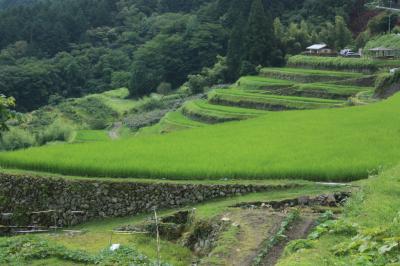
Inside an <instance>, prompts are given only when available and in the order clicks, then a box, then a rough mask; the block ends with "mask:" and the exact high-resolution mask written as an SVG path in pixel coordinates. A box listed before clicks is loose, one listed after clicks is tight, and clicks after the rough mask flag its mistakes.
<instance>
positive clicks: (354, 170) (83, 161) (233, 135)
mask: <svg viewBox="0 0 400 266" xmlns="http://www.w3.org/2000/svg"><path fill="white" fill-rule="evenodd" d="M399 105H400V94H398V95H396V96H393V97H392V98H390V99H388V100H385V101H382V102H378V103H375V104H370V105H366V106H357V107H351V108H336V109H320V110H307V111H291V112H271V113H269V114H268V115H265V116H260V117H258V118H255V119H249V120H246V121H239V122H231V123H225V124H219V125H213V126H206V127H202V128H198V129H192V130H185V131H181V132H175V133H172V134H166V135H154V136H146V137H131V138H126V139H121V140H117V141H113V142H96V143H83V144H74V145H69V144H65V145H54V146H44V147H39V148H32V149H28V150H21V151H16V152H5V153H0V166H1V167H6V168H18V169H26V170H37V171H45V172H55V173H62V174H67V175H80V176H105V177H136V178H167V179H221V178H229V179H232V178H237V179H282V178H283V179H310V180H320V181H321V180H335V181H345V180H347V181H348V180H354V179H359V178H365V177H367V176H368V174H370V173H371V172H374V171H377V170H378V169H381V168H382V167H383V168H385V167H390V166H393V165H394V164H395V163H397V162H398V160H399V158H400V138H394V137H393V136H397V135H398V134H399V132H400V109H399ZM367 133H368V134H367Z"/></svg>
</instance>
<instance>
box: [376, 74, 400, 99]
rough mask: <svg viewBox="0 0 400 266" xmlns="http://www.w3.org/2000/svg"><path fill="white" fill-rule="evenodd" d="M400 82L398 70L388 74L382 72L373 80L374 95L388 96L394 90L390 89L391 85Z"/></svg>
mask: <svg viewBox="0 0 400 266" xmlns="http://www.w3.org/2000/svg"><path fill="white" fill-rule="evenodd" d="M399 83H400V71H398V72H396V73H394V74H389V73H382V74H380V75H379V76H378V77H377V78H376V80H375V95H376V96H378V97H382V98H385V97H388V96H391V95H392V94H394V93H395V92H396V90H391V87H392V86H393V85H396V84H399Z"/></svg>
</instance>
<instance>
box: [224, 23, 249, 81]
mask: <svg viewBox="0 0 400 266" xmlns="http://www.w3.org/2000/svg"><path fill="white" fill-rule="evenodd" d="M244 24H245V20H244V19H243V16H242V15H240V16H239V17H238V19H237V22H236V23H235V25H234V27H233V29H232V32H231V35H230V38H229V44H228V52H227V65H228V81H230V82H234V81H235V80H236V79H237V78H238V77H239V74H240V68H241V64H242V61H243V53H244V40H245V30H244V27H243V25H244Z"/></svg>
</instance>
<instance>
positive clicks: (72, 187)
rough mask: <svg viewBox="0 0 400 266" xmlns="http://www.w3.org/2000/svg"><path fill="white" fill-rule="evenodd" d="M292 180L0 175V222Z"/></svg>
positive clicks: (172, 204) (71, 219)
mask: <svg viewBox="0 0 400 266" xmlns="http://www.w3.org/2000/svg"><path fill="white" fill-rule="evenodd" d="M294 186H296V185H277V186H267V185H243V184H225V185H212V184H209V185H206V184H204V185H202V184H172V183H146V182H143V183H138V182H127V181H109V180H104V181H103V180H99V179H95V180H94V179H92V180H90V179H79V180H78V179H64V178H58V177H54V178H50V177H46V178H44V177H35V176H29V175H12V174H0V214H1V215H0V224H3V225H16V224H17V225H31V224H36V225H45V226H50V225H57V226H69V225H76V224H79V223H82V222H85V221H88V220H90V219H94V218H103V217H123V216H128V215H135V214H138V213H142V212H147V211H151V210H152V209H153V208H154V207H156V208H157V209H166V208H176V207H182V206H187V205H190V204H193V203H199V202H202V201H205V200H210V199H216V198H221V197H230V196H235V195H243V194H247V193H252V192H264V191H269V190H278V189H287V188H290V187H294Z"/></svg>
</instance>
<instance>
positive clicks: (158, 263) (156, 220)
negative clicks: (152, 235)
mask: <svg viewBox="0 0 400 266" xmlns="http://www.w3.org/2000/svg"><path fill="white" fill-rule="evenodd" d="M154 218H155V222H156V233H157V265H158V266H160V265H161V259H160V232H159V230H158V217H157V211H156V208H155V207H154Z"/></svg>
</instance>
